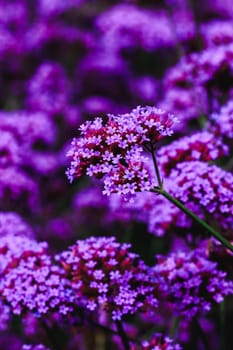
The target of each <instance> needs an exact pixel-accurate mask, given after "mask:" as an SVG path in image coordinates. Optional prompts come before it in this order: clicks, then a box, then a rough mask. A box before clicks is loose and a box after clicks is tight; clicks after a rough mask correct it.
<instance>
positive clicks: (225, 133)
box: [208, 100, 233, 144]
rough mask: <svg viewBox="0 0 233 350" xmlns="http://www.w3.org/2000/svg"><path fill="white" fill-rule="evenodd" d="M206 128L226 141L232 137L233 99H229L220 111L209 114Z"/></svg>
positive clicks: (230, 140) (229, 141) (228, 141)
mask: <svg viewBox="0 0 233 350" xmlns="http://www.w3.org/2000/svg"><path fill="white" fill-rule="evenodd" d="M208 128H209V129H210V130H211V131H212V132H213V133H214V134H215V135H216V136H217V137H219V136H220V137H223V139H224V140H226V142H227V143H230V144H231V143H232V139H233V101H232V100H230V101H229V102H228V103H227V104H226V105H224V106H223V107H222V108H221V109H220V111H219V112H218V113H217V112H216V113H213V114H212V115H211V116H210V121H209V125H208Z"/></svg>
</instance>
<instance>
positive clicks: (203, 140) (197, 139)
mask: <svg viewBox="0 0 233 350" xmlns="http://www.w3.org/2000/svg"><path fill="white" fill-rule="evenodd" d="M228 153H229V150H228V147H227V146H226V145H224V144H223V142H222V140H221V139H220V138H216V136H215V135H214V134H212V133H210V132H207V131H201V132H198V133H196V134H193V135H191V136H186V137H182V138H180V139H179V140H177V141H173V142H172V143H170V144H169V145H167V146H164V147H161V148H160V149H159V150H158V152H157V155H158V161H159V165H160V167H161V168H162V170H163V172H164V174H165V175H166V176H168V175H169V174H170V172H171V171H172V169H173V168H174V167H175V166H176V164H178V163H182V162H188V161H196V160H200V161H204V162H209V161H212V160H216V159H218V158H220V157H222V156H226V155H228Z"/></svg>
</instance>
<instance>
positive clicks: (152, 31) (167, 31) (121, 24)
mask: <svg viewBox="0 0 233 350" xmlns="http://www.w3.org/2000/svg"><path fill="white" fill-rule="evenodd" d="M96 26H97V28H98V29H99V31H100V32H101V34H102V38H103V42H104V44H105V45H107V48H108V49H109V50H111V51H119V50H121V49H124V48H142V49H143V50H145V51H149V52H150V51H153V50H156V49H158V48H161V47H164V46H165V47H171V46H173V45H174V34H173V33H172V29H171V25H170V21H169V18H168V16H167V14H166V12H164V11H162V10H160V11H149V10H145V9H143V8H141V7H137V6H135V5H130V4H119V5H116V6H113V7H111V8H110V9H108V10H107V11H105V12H104V13H102V14H101V15H100V16H99V17H97V20H96Z"/></svg>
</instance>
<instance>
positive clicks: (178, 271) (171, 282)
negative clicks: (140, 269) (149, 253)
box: [154, 251, 233, 318]
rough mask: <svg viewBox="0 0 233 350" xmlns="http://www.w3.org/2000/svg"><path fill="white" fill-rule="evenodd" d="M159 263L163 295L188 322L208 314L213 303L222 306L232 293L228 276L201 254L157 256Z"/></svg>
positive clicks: (195, 252)
mask: <svg viewBox="0 0 233 350" xmlns="http://www.w3.org/2000/svg"><path fill="white" fill-rule="evenodd" d="M157 260H158V263H157V265H156V266H155V268H154V272H155V276H156V278H158V279H159V285H160V288H161V290H162V292H163V293H164V295H166V297H167V298H168V300H169V301H170V302H171V303H172V304H173V306H174V309H175V310H178V313H181V314H184V315H185V316H186V317H188V318H192V317H193V316H195V315H196V314H197V313H201V312H206V311H209V310H210V309H211V305H212V303H214V302H215V303H221V302H222V301H223V300H224V297H225V296H226V295H228V294H232V293H233V283H232V281H231V280H228V279H227V277H226V273H225V272H223V271H220V270H218V268H217V264H216V263H214V262H211V261H209V260H208V259H206V258H205V256H204V254H203V253H202V254H201V253H200V252H199V251H193V252H191V253H186V252H178V253H173V254H171V255H170V256H166V257H164V256H157Z"/></svg>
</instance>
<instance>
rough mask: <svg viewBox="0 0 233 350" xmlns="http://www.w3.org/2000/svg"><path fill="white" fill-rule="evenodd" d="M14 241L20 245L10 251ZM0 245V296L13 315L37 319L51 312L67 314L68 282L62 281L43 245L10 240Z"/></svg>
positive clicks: (69, 294)
mask: <svg viewBox="0 0 233 350" xmlns="http://www.w3.org/2000/svg"><path fill="white" fill-rule="evenodd" d="M16 238H17V240H18V241H19V243H20V244H21V246H20V247H17V248H16V247H14V244H16ZM7 240H8V241H7ZM11 240H12V241H13V242H12V241H11ZM1 241H2V240H1ZM0 243H1V245H2V247H1V253H2V254H1V259H0V263H2V260H3V261H4V264H5V266H4V265H3V264H1V265H0V266H1V269H2V274H1V281H0V294H1V297H2V298H3V299H4V300H5V301H6V302H7V303H8V304H9V305H10V307H11V310H12V312H13V313H14V314H18V315H19V314H21V313H23V312H26V311H32V312H35V313H37V314H39V315H41V314H47V313H48V312H52V311H58V312H60V313H62V314H66V313H68V312H69V311H71V303H72V301H73V299H72V290H71V288H70V286H69V281H68V280H67V279H66V278H65V277H64V271H63V269H61V268H60V267H58V266H55V265H53V263H52V260H51V258H50V256H49V255H48V254H47V252H46V244H44V243H37V242H35V241H33V240H29V239H27V240H26V239H23V238H22V237H14V236H13V237H12V236H11V237H10V236H8V237H6V238H5V240H3V242H0ZM7 244H8V245H7ZM6 248H8V251H6ZM10 248H11V251H10ZM23 248H24V249H23ZM4 249H5V250H4Z"/></svg>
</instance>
